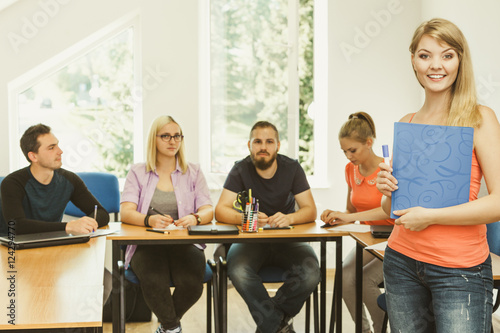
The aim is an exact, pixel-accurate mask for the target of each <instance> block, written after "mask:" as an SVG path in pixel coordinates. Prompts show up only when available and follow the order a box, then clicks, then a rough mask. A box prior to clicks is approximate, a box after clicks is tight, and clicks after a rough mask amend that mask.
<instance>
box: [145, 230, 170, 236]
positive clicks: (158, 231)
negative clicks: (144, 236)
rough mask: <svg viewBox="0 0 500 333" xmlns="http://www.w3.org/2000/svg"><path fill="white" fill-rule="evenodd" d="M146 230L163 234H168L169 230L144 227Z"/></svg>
mask: <svg viewBox="0 0 500 333" xmlns="http://www.w3.org/2000/svg"><path fill="white" fill-rule="evenodd" d="M146 231H151V232H157V233H159V234H165V235H169V234H170V232H168V231H161V230H154V229H146Z"/></svg>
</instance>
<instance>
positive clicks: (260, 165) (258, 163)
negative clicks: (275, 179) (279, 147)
mask: <svg viewBox="0 0 500 333" xmlns="http://www.w3.org/2000/svg"><path fill="white" fill-rule="evenodd" d="M256 155H257V154H256ZM277 155H278V153H277V152H276V153H274V155H272V156H271V159H270V160H269V161H267V162H266V160H265V158H259V159H257V158H256V157H255V156H254V155H252V154H250V158H251V159H252V163H253V165H254V166H255V167H256V168H257V169H259V170H262V171H265V170H267V169H269V168H270V167H271V165H273V163H274V161H276V156H277Z"/></svg>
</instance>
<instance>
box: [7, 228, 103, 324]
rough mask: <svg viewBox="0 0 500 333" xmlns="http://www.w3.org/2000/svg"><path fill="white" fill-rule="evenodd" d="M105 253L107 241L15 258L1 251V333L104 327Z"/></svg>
mask: <svg viewBox="0 0 500 333" xmlns="http://www.w3.org/2000/svg"><path fill="white" fill-rule="evenodd" d="M105 248H106V238H105V237H96V238H92V239H90V241H89V242H88V243H82V244H72V245H64V246H53V247H44V248H36V249H23V250H16V251H15V253H12V252H10V253H9V251H10V250H9V249H8V248H7V247H5V246H0V262H1V263H0V266H1V275H0V290H1V292H0V302H1V304H2V309H4V312H3V313H2V315H1V316H0V330H1V329H30V328H31V329H33V328H54V327H99V326H102V306H103V304H102V297H103V276H104V275H103V273H104V254H105ZM12 255H13V256H14V257H13V256H12ZM11 304H13V305H14V307H15V308H14V309H12V306H11ZM9 306H11V309H6V308H7V307H9ZM10 313H13V316H12V317H9V316H7V314H10ZM12 319H14V323H15V326H12V325H11V324H9V320H12Z"/></svg>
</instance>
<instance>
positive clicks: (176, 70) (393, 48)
mask: <svg viewBox="0 0 500 333" xmlns="http://www.w3.org/2000/svg"><path fill="white" fill-rule="evenodd" d="M199 1H205V0H182V1H181V0H177V1H163V0H143V1H139V0H106V1H102V0H101V1H98V0H72V1H69V0H41V1H39V0H22V1H17V2H15V3H14V4H13V5H11V6H10V7H7V8H6V9H4V10H2V11H0V36H1V38H0V50H1V52H0V109H1V110H2V112H0V142H2V144H1V145H0V156H2V157H3V158H1V159H0V175H5V174H8V173H9V172H10V171H11V170H9V162H8V156H9V147H8V132H9V128H8V113H7V106H8V101H7V84H8V82H9V81H11V80H13V79H15V78H16V77H18V76H19V75H21V74H23V73H24V72H26V71H28V70H30V69H31V68H33V67H34V66H36V65H38V64H40V63H41V62H43V61H46V60H47V59H49V58H50V57H52V56H54V55H55V54H57V53H59V52H61V51H62V50H64V49H66V48H68V47H69V46H71V45H73V44H74V43H76V42H78V41H79V40H81V39H83V38H85V37H86V36H87V35H88V34H89V33H92V32H95V31H97V30H99V29H101V28H103V27H104V26H106V25H107V24H109V23H110V22H112V21H114V20H116V19H118V18H120V17H122V16H124V15H126V14H127V13H130V12H133V11H137V10H138V11H139V12H140V16H141V48H142V56H141V57H142V59H141V61H142V66H141V68H142V72H143V75H146V74H147V73H148V70H151V69H156V68H158V69H159V70H160V71H161V72H167V73H168V76H166V77H165V79H164V80H161V82H160V84H159V86H158V87H157V88H155V89H153V90H150V91H148V92H147V96H146V97H145V100H144V104H143V112H144V119H143V129H144V132H145V133H147V130H148V128H149V124H150V122H151V121H152V120H153V119H154V118H155V117H156V116H158V115H160V114H165V113H168V114H172V115H174V116H175V117H176V119H177V120H178V121H179V122H180V124H182V126H183V130H184V132H185V134H186V138H187V141H188V147H189V149H188V159H189V160H191V161H194V162H198V161H199V150H198V145H197V142H199V138H198V133H199V130H200V124H199V123H198V112H199V104H198V103H199V83H198V81H199V71H198V70H199V65H198V51H199V50H198V48H199V44H198V42H199V39H198V38H199V37H198V34H199V16H198V15H199V12H198V10H199V3H200V2H199ZM54 3H57V4H58V7H54V6H52V9H51V13H52V14H53V15H51V17H50V18H49V19H48V20H47V22H46V24H43V26H41V27H40V28H38V31H37V32H36V33H34V34H33V36H32V37H30V38H28V42H27V43H26V44H22V45H20V46H19V50H18V52H15V49H14V48H13V46H12V44H11V43H10V42H9V39H8V34H9V33H16V34H19V35H22V31H23V30H22V29H23V25H24V24H25V22H26V20H28V21H31V22H33V20H34V16H35V17H37V15H40V12H42V13H43V12H44V11H45V12H47V11H46V10H44V9H43V6H42V4H54ZM499 13H500V2H498V1H496V0H478V1H474V2H471V1H467V0H440V1H436V0H423V1H416V0H354V1H345V0H328V52H329V63H328V66H329V67H328V71H329V72H328V80H329V82H328V84H329V85H328V117H329V118H328V144H329V147H328V153H329V157H328V179H327V183H328V184H329V187H328V188H326V189H313V194H314V197H315V200H316V202H317V205H318V213H321V212H322V211H323V210H324V209H326V208H333V209H339V210H340V209H344V207H345V198H346V185H345V180H344V165H345V164H346V159H345V157H344V155H343V154H342V152H341V150H340V148H339V146H338V140H337V133H338V130H339V128H340V126H341V125H342V123H343V122H345V121H346V119H347V117H348V115H349V114H350V113H352V112H355V111H358V110H363V111H366V112H368V113H370V114H371V115H372V116H373V118H374V120H375V123H376V125H377V132H378V139H377V142H376V146H375V149H376V150H377V152H378V153H380V150H381V149H380V146H381V145H382V144H385V143H388V144H391V143H392V135H393V134H392V124H393V122H395V121H398V120H399V119H400V117H401V116H403V115H404V114H406V113H408V112H415V111H417V110H418V108H419V107H420V103H421V101H422V91H421V88H420V86H419V85H418V83H417V82H416V80H415V78H414V75H413V72H412V70H411V66H410V54H409V52H408V46H409V43H410V39H411V36H412V33H413V31H414V29H415V28H416V27H417V26H418V24H419V23H420V22H421V21H422V20H423V19H429V18H431V17H434V16H441V17H444V18H447V19H450V20H452V21H453V22H455V23H457V24H458V25H459V27H460V28H461V29H462V30H463V32H464V33H465V35H466V37H467V38H468V40H469V43H470V47H471V50H472V55H473V60H474V66H475V70H476V77H477V81H478V91H479V95H480V99H481V102H482V103H484V104H486V105H489V106H490V107H492V108H493V109H494V110H497V111H498V110H500V89H499V87H500V62H498V60H497V59H496V58H497V55H498V54H499V52H500V44H499V43H498V41H497V36H498V34H499V32H500V20H499V19H498V15H499ZM360 31H361V32H360ZM346 50H347V51H346ZM349 51H351V53H349ZM219 193H220V191H214V192H213V199H214V203H215V202H216V201H217V199H218V195H219Z"/></svg>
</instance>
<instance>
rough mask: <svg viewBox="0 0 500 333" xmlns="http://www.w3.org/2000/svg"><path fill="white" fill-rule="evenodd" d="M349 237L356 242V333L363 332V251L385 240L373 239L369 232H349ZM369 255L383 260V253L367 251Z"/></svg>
mask: <svg viewBox="0 0 500 333" xmlns="http://www.w3.org/2000/svg"><path fill="white" fill-rule="evenodd" d="M351 237H352V238H354V239H355V240H356V316H355V320H354V321H355V324H356V333H361V332H362V330H363V324H362V322H363V316H362V307H363V250H364V248H365V247H367V246H370V245H375V244H378V243H382V242H385V241H387V238H375V237H373V236H372V234H371V233H370V232H351ZM369 252H370V253H371V254H373V255H374V256H376V257H377V258H379V259H380V260H384V251H376V250H369Z"/></svg>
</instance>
